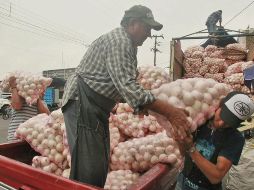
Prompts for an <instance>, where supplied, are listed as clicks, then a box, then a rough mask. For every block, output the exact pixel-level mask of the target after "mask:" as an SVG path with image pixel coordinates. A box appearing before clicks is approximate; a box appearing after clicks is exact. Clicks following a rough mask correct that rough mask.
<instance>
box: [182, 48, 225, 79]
mask: <svg viewBox="0 0 254 190" xmlns="http://www.w3.org/2000/svg"><path fill="white" fill-rule="evenodd" d="M222 53H223V51H222V50H221V49H219V48H217V47H216V46H213V45H208V46H207V47H206V48H205V49H204V48H203V47H201V46H193V47H190V48H187V49H186V51H185V52H184V56H185V59H184V69H185V71H186V73H185V76H184V77H185V78H193V77H200V78H213V79H214V80H216V81H218V82H222V81H223V79H224V74H223V73H224V71H225V67H226V66H227V65H225V59H223V57H222Z"/></svg>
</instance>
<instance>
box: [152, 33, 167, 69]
mask: <svg viewBox="0 0 254 190" xmlns="http://www.w3.org/2000/svg"><path fill="white" fill-rule="evenodd" d="M152 38H155V39H154V47H153V48H152V49H151V51H153V53H154V59H153V65H154V66H156V53H157V52H161V51H160V50H158V49H157V46H160V42H157V38H163V39H164V37H163V35H159V36H158V35H152Z"/></svg>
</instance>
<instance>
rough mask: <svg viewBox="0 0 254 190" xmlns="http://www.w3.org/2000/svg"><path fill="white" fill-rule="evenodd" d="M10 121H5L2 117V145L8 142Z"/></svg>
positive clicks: (0, 119)
mask: <svg viewBox="0 0 254 190" xmlns="http://www.w3.org/2000/svg"><path fill="white" fill-rule="evenodd" d="M9 121H10V119H8V120H3V119H2V117H0V144H1V143H4V142H6V141H7V140H6V138H7V130H8V126H9Z"/></svg>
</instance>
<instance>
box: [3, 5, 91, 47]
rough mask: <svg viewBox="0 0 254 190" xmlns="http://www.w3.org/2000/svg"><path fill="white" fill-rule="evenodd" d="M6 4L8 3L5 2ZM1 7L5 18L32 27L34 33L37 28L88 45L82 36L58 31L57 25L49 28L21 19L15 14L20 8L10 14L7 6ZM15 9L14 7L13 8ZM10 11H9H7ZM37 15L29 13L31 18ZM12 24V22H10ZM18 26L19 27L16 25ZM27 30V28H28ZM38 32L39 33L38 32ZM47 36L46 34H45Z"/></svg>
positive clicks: (48, 33) (57, 36)
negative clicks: (78, 36)
mask: <svg viewBox="0 0 254 190" xmlns="http://www.w3.org/2000/svg"><path fill="white" fill-rule="evenodd" d="M5 5H6V4H5ZM12 7H13V6H12ZM15 7H16V6H15ZM0 9H2V10H4V11H5V12H6V13H3V12H2V11H0V13H2V14H1V15H2V18H3V16H4V17H5V19H6V20H8V21H9V22H11V23H13V22H15V23H18V24H19V25H21V26H23V27H24V26H25V27H26V28H30V29H32V30H33V33H35V32H34V30H36V31H39V32H40V33H46V34H47V36H48V35H50V36H51V35H52V36H54V37H55V38H60V39H63V40H65V41H70V42H74V43H76V44H80V45H84V46H87V45H86V44H85V42H84V40H81V39H80V38H77V37H74V36H73V35H72V34H71V35H70V34H66V33H63V32H59V31H57V30H56V29H55V27H51V26H50V28H51V29H49V28H48V26H46V27H45V26H43V25H41V24H40V25H38V24H34V22H33V23H31V22H28V21H26V20H24V19H20V18H18V17H16V16H15V15H17V13H20V11H19V10H18V11H16V10H15V11H14V10H12V13H11V15H9V14H8V13H9V10H8V9H6V8H4V7H0ZM12 9H13V8H12ZM21 11H23V12H24V10H22V9H21ZM7 12H8V13H7ZM25 13H28V12H27V11H25ZM19 15H21V16H22V17H24V18H26V16H24V14H22V13H21V14H19ZM34 17H35V15H34V14H30V15H29V18H34ZM36 22H38V19H37V20H36ZM43 22H44V23H46V25H50V24H48V23H47V22H45V21H43ZM9 25H10V24H9ZM54 26H56V25H54ZM16 28H17V27H16ZM19 29H21V28H20V27H19ZM26 31H27V30H26ZM29 31H30V32H31V30H29ZM61 31H63V29H61ZM37 34H38V33H37ZM44 36H45V35H44Z"/></svg>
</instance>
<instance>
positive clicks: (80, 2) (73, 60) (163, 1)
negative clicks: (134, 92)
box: [0, 0, 254, 79]
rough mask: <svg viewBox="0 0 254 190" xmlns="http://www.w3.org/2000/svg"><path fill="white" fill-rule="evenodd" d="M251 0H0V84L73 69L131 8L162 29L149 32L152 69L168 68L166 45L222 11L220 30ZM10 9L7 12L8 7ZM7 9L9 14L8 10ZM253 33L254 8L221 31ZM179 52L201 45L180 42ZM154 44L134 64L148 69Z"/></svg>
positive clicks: (252, 6)
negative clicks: (14, 75) (12, 77)
mask: <svg viewBox="0 0 254 190" xmlns="http://www.w3.org/2000/svg"><path fill="white" fill-rule="evenodd" d="M251 2H252V0H193V1H190V0H74V1H71V0H40V1H39V0H0V79H1V78H2V77H3V75H4V74H5V73H7V72H10V71H14V70H24V71H31V72H34V73H41V72H42V71H43V70H51V69H60V68H70V67H76V66H77V65H78V64H79V62H80V60H81V58H82V56H83V55H84V53H85V51H86V47H85V46H84V45H81V43H80V42H81V41H82V42H84V44H89V43H91V42H92V41H93V40H95V39H96V38H97V37H99V36H100V35H102V34H104V33H106V32H109V31H110V30H112V29H114V28H115V27H118V26H120V21H121V18H122V16H123V14H124V11H125V10H126V9H128V8H130V7H131V6H133V5H137V4H141V5H145V6H147V7H149V8H150V9H151V10H152V12H153V14H154V17H155V20H157V21H159V22H161V23H162V24H163V25H164V27H163V29H162V30H161V31H152V34H155V35H161V34H163V35H164V39H162V38H160V39H159V40H158V41H159V42H161V46H160V47H159V50H160V51H161V52H162V53H158V54H157V66H160V67H167V66H168V65H169V44H170V40H171V39H172V37H180V36H183V35H186V34H189V33H192V32H196V31H199V30H202V29H205V28H206V26H205V21H206V19H207V17H208V16H209V14H210V13H211V12H213V11H216V10H219V9H221V10H222V11H223V19H222V24H225V23H226V22H227V21H229V20H230V19H231V18H232V17H234V16H235V15H236V14H237V13H239V12H240V11H241V10H242V9H243V8H244V7H246V6H247V5H248V4H250V3H251ZM10 3H11V6H10ZM10 7H11V8H10ZM247 26H250V27H251V28H253V27H254V4H252V5H251V6H250V7H249V8H248V9H246V10H245V11H244V12H243V13H242V14H240V15H239V16H238V17H236V18H235V19H234V20H232V21H231V22H230V23H229V24H227V25H226V26H225V27H226V28H229V29H234V30H239V29H246V28H247ZM29 31H30V32H29ZM182 43H183V47H187V46H190V45H199V44H200V41H197V40H188V41H187V40H186V41H183V42H182ZM153 45H154V39H147V40H146V42H145V43H144V44H143V46H142V47H139V52H138V63H139V64H140V65H153V53H152V51H151V48H152V47H153Z"/></svg>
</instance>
